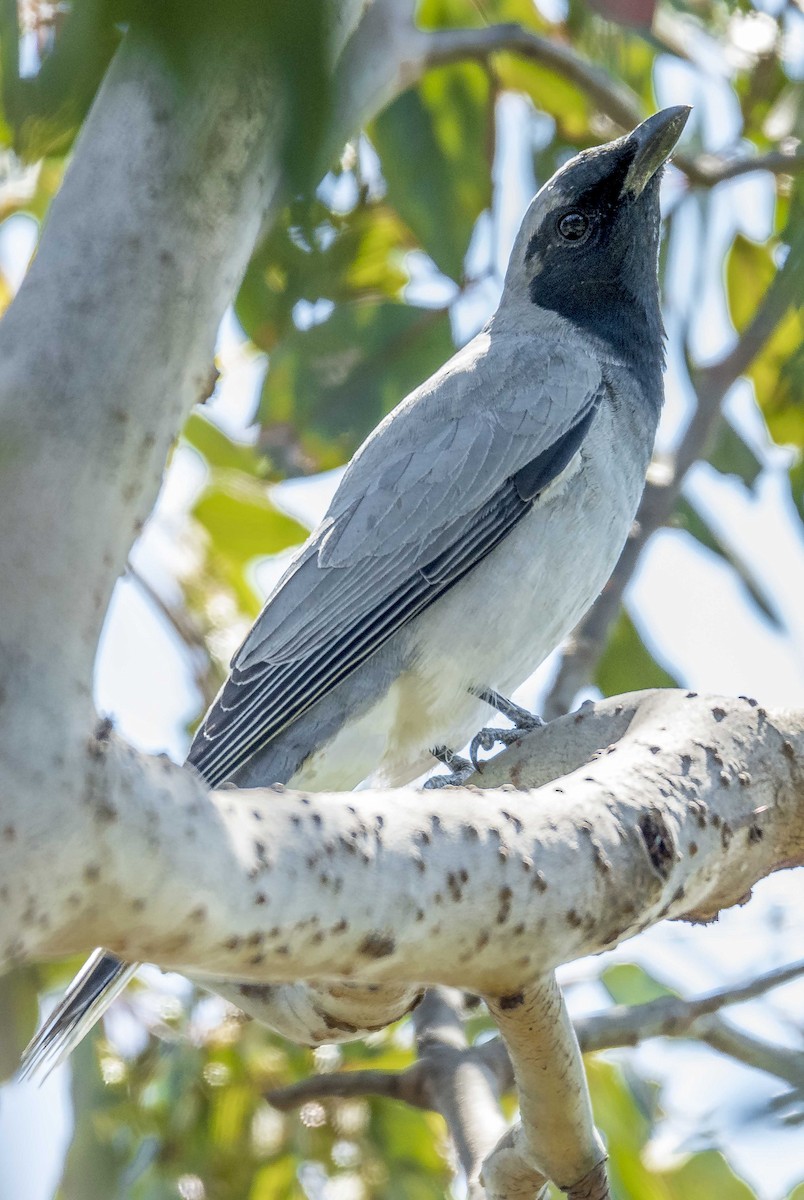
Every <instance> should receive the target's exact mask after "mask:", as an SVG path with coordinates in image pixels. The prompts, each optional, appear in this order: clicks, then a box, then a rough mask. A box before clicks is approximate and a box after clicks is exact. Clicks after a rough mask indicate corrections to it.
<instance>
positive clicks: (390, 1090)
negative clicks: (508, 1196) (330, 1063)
mask: <svg viewBox="0 0 804 1200" xmlns="http://www.w3.org/2000/svg"><path fill="white" fill-rule="evenodd" d="M412 1020H413V1027H414V1030H415V1034H416V1049H417V1060H416V1062H415V1063H413V1065H412V1066H411V1067H409V1068H408V1069H407V1070H405V1071H399V1072H392V1071H344V1072H340V1073H337V1074H327V1075H316V1076H313V1077H311V1078H310V1079H305V1080H302V1081H301V1082H300V1083H296V1084H292V1085H291V1086H290V1087H286V1088H276V1089H274V1090H273V1091H271V1092H268V1093H267V1095H266V1099H267V1100H268V1101H269V1103H270V1104H272V1105H273V1106H274V1107H275V1108H278V1109H281V1110H282V1111H283V1112H285V1111H287V1110H289V1109H292V1108H298V1107H300V1106H301V1105H302V1104H305V1103H307V1102H308V1101H310V1100H327V1099H332V1098H345V1097H353V1096H386V1097H390V1098H392V1099H395V1100H404V1101H405V1103H407V1104H410V1105H411V1106H412V1107H414V1108H421V1109H425V1110H427V1111H432V1112H439V1113H441V1115H442V1116H443V1118H444V1120H445V1121H446V1123H447V1128H448V1129H449V1132H450V1136H451V1138H452V1141H453V1143H454V1145H455V1149H456V1152H457V1155H458V1159H459V1161H460V1164H461V1167H462V1169H463V1172H464V1174H465V1176H466V1179H467V1183H468V1189H469V1191H468V1195H469V1196H470V1197H476V1198H477V1200H480V1197H482V1195H483V1193H482V1189H481V1187H480V1183H479V1177H480V1169H481V1167H482V1165H483V1160H484V1159H485V1157H486V1155H487V1154H488V1153H489V1152H490V1151H491V1150H492V1149H493V1148H494V1146H495V1144H496V1143H497V1141H498V1139H499V1138H500V1137H501V1136H502V1134H503V1133H504V1132H505V1130H506V1122H505V1119H504V1117H503V1115H502V1113H501V1112H500V1109H499V1106H498V1104H497V1099H498V1097H499V1096H500V1095H501V1094H502V1092H503V1091H504V1090H508V1089H509V1088H510V1086H511V1083H512V1076H511V1072H510V1064H509V1062H508V1056H507V1054H506V1053H505V1048H504V1047H501V1051H502V1052H501V1053H500V1051H499V1050H498V1051H496V1052H494V1053H488V1052H486V1048H485V1047H471V1046H468V1045H467V1042H466V1034H465V1032H464V1027H463V1019H462V1016H461V1011H460V1000H459V998H458V996H457V994H454V993H451V992H449V991H448V990H447V989H442V988H439V989H433V990H431V991H428V992H427V993H426V994H425V996H424V999H423V1000H422V1002H421V1004H420V1005H419V1006H418V1007H417V1008H416V1009H415V1010H414V1012H413V1016H412Z"/></svg>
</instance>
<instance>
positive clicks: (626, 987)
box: [600, 963, 678, 1004]
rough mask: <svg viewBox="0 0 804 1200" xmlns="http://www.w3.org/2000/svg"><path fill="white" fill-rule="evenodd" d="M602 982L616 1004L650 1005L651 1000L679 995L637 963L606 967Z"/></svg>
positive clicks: (601, 977)
mask: <svg viewBox="0 0 804 1200" xmlns="http://www.w3.org/2000/svg"><path fill="white" fill-rule="evenodd" d="M600 982H601V983H602V984H603V986H604V988H605V989H606V991H607V992H608V993H609V995H610V996H611V998H612V1000H613V1001H614V1002H615V1004H649V1003H650V1001H651V1000H660V999H662V998H663V997H666V996H677V995H678V992H674V991H672V990H671V989H670V988H667V987H665V986H664V984H662V983H659V982H658V981H657V980H656V979H654V978H653V976H652V975H649V974H648V972H647V971H645V970H644V969H643V968H642V967H640V966H637V964H636V963H616V964H615V965H614V966H613V967H606V969H605V971H603V972H602V974H601V976H600Z"/></svg>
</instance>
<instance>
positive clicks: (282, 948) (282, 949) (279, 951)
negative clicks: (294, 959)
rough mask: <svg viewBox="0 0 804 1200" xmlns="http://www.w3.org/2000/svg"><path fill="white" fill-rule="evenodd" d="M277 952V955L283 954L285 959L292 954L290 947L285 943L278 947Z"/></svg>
mask: <svg viewBox="0 0 804 1200" xmlns="http://www.w3.org/2000/svg"><path fill="white" fill-rule="evenodd" d="M276 952H277V954H281V955H282V957H283V958H287V956H288V955H289V954H290V946H288V945H287V944H286V943H285V942H283V943H282V945H281V946H277V948H276Z"/></svg>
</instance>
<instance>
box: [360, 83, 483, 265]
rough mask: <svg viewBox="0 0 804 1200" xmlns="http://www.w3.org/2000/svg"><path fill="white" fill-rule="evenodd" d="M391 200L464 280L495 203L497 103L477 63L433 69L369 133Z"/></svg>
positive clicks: (435, 256)
mask: <svg viewBox="0 0 804 1200" xmlns="http://www.w3.org/2000/svg"><path fill="white" fill-rule="evenodd" d="M369 133H370V136H371V139H372V141H373V143H374V145H375V147H376V149H377V152H378V154H379V156H380V159H381V162H382V169H383V175H384V176H385V180H386V183H387V185H388V194H387V198H388V202H389V204H391V205H392V206H393V207H394V208H395V209H396V211H397V212H398V213H399V215H400V216H401V217H402V219H403V220H404V221H405V222H406V224H407V225H408V226H409V227H410V229H411V230H412V231H413V233H414V234H415V236H416V238H417V239H418V241H419V243H420V244H421V246H422V249H423V250H425V251H426V253H427V254H429V255H430V257H431V258H432V260H433V261H434V262H435V263H436V264H437V265H438V267H439V269H440V270H441V271H443V273H444V274H445V275H449V276H450V277H451V278H452V279H455V280H457V281H460V280H461V279H462V278H463V273H464V272H463V262H464V257H465V255H466V250H467V247H468V245H469V239H470V237H471V235H472V230H473V229H474V226H475V222H476V221H477V218H478V217H479V216H480V214H481V212H483V210H484V209H486V208H488V206H489V205H490V203H491V163H492V160H493V155H494V106H493V95H492V89H491V84H490V82H489V77H488V75H487V73H486V72H485V71H484V70H483V69H482V68H481V67H479V66H477V65H476V64H475V63H463V64H461V65H459V66H450V67H439V68H438V69H436V70H433V71H429V72H428V74H427V75H426V76H425V77H424V79H423V80H422V82H421V83H420V84H419V86H418V87H416V88H411V89H409V90H408V91H407V92H405V93H403V95H401V96H400V97H399V98H398V99H397V100H395V101H394V103H393V104H391V105H390V106H389V107H388V108H387V109H385V111H384V112H382V113H381V114H380V116H379V117H377V119H376V120H375V121H374V123H373V125H372V126H371V128H370V130H369Z"/></svg>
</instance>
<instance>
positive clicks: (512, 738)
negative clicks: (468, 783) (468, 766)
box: [469, 725, 537, 771]
mask: <svg viewBox="0 0 804 1200" xmlns="http://www.w3.org/2000/svg"><path fill="white" fill-rule="evenodd" d="M531 728H533V729H535V728H537V726H535V725H534V726H531ZM529 732H530V730H529V729H522V728H518V727H515V728H514V729H481V730H480V732H479V733H476V734H475V736H474V737H473V738H472V741H471V744H470V746H469V758H470V760H471V762H472V765H473V766H474V769H475V770H476V771H482V769H483V763H482V762H481V761H480V760H479V759H478V757H477V756H478V752H479V751H480V750H485V751H486V753H487V754H488V752H489V751H490V750H493V749H494V747H495V746H496V745H497V743H498V742H499V743H500V744H501V745H503V746H513V744H514V742H518V741H519V739H520V738H521V737H522V735H523V733H529Z"/></svg>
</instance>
